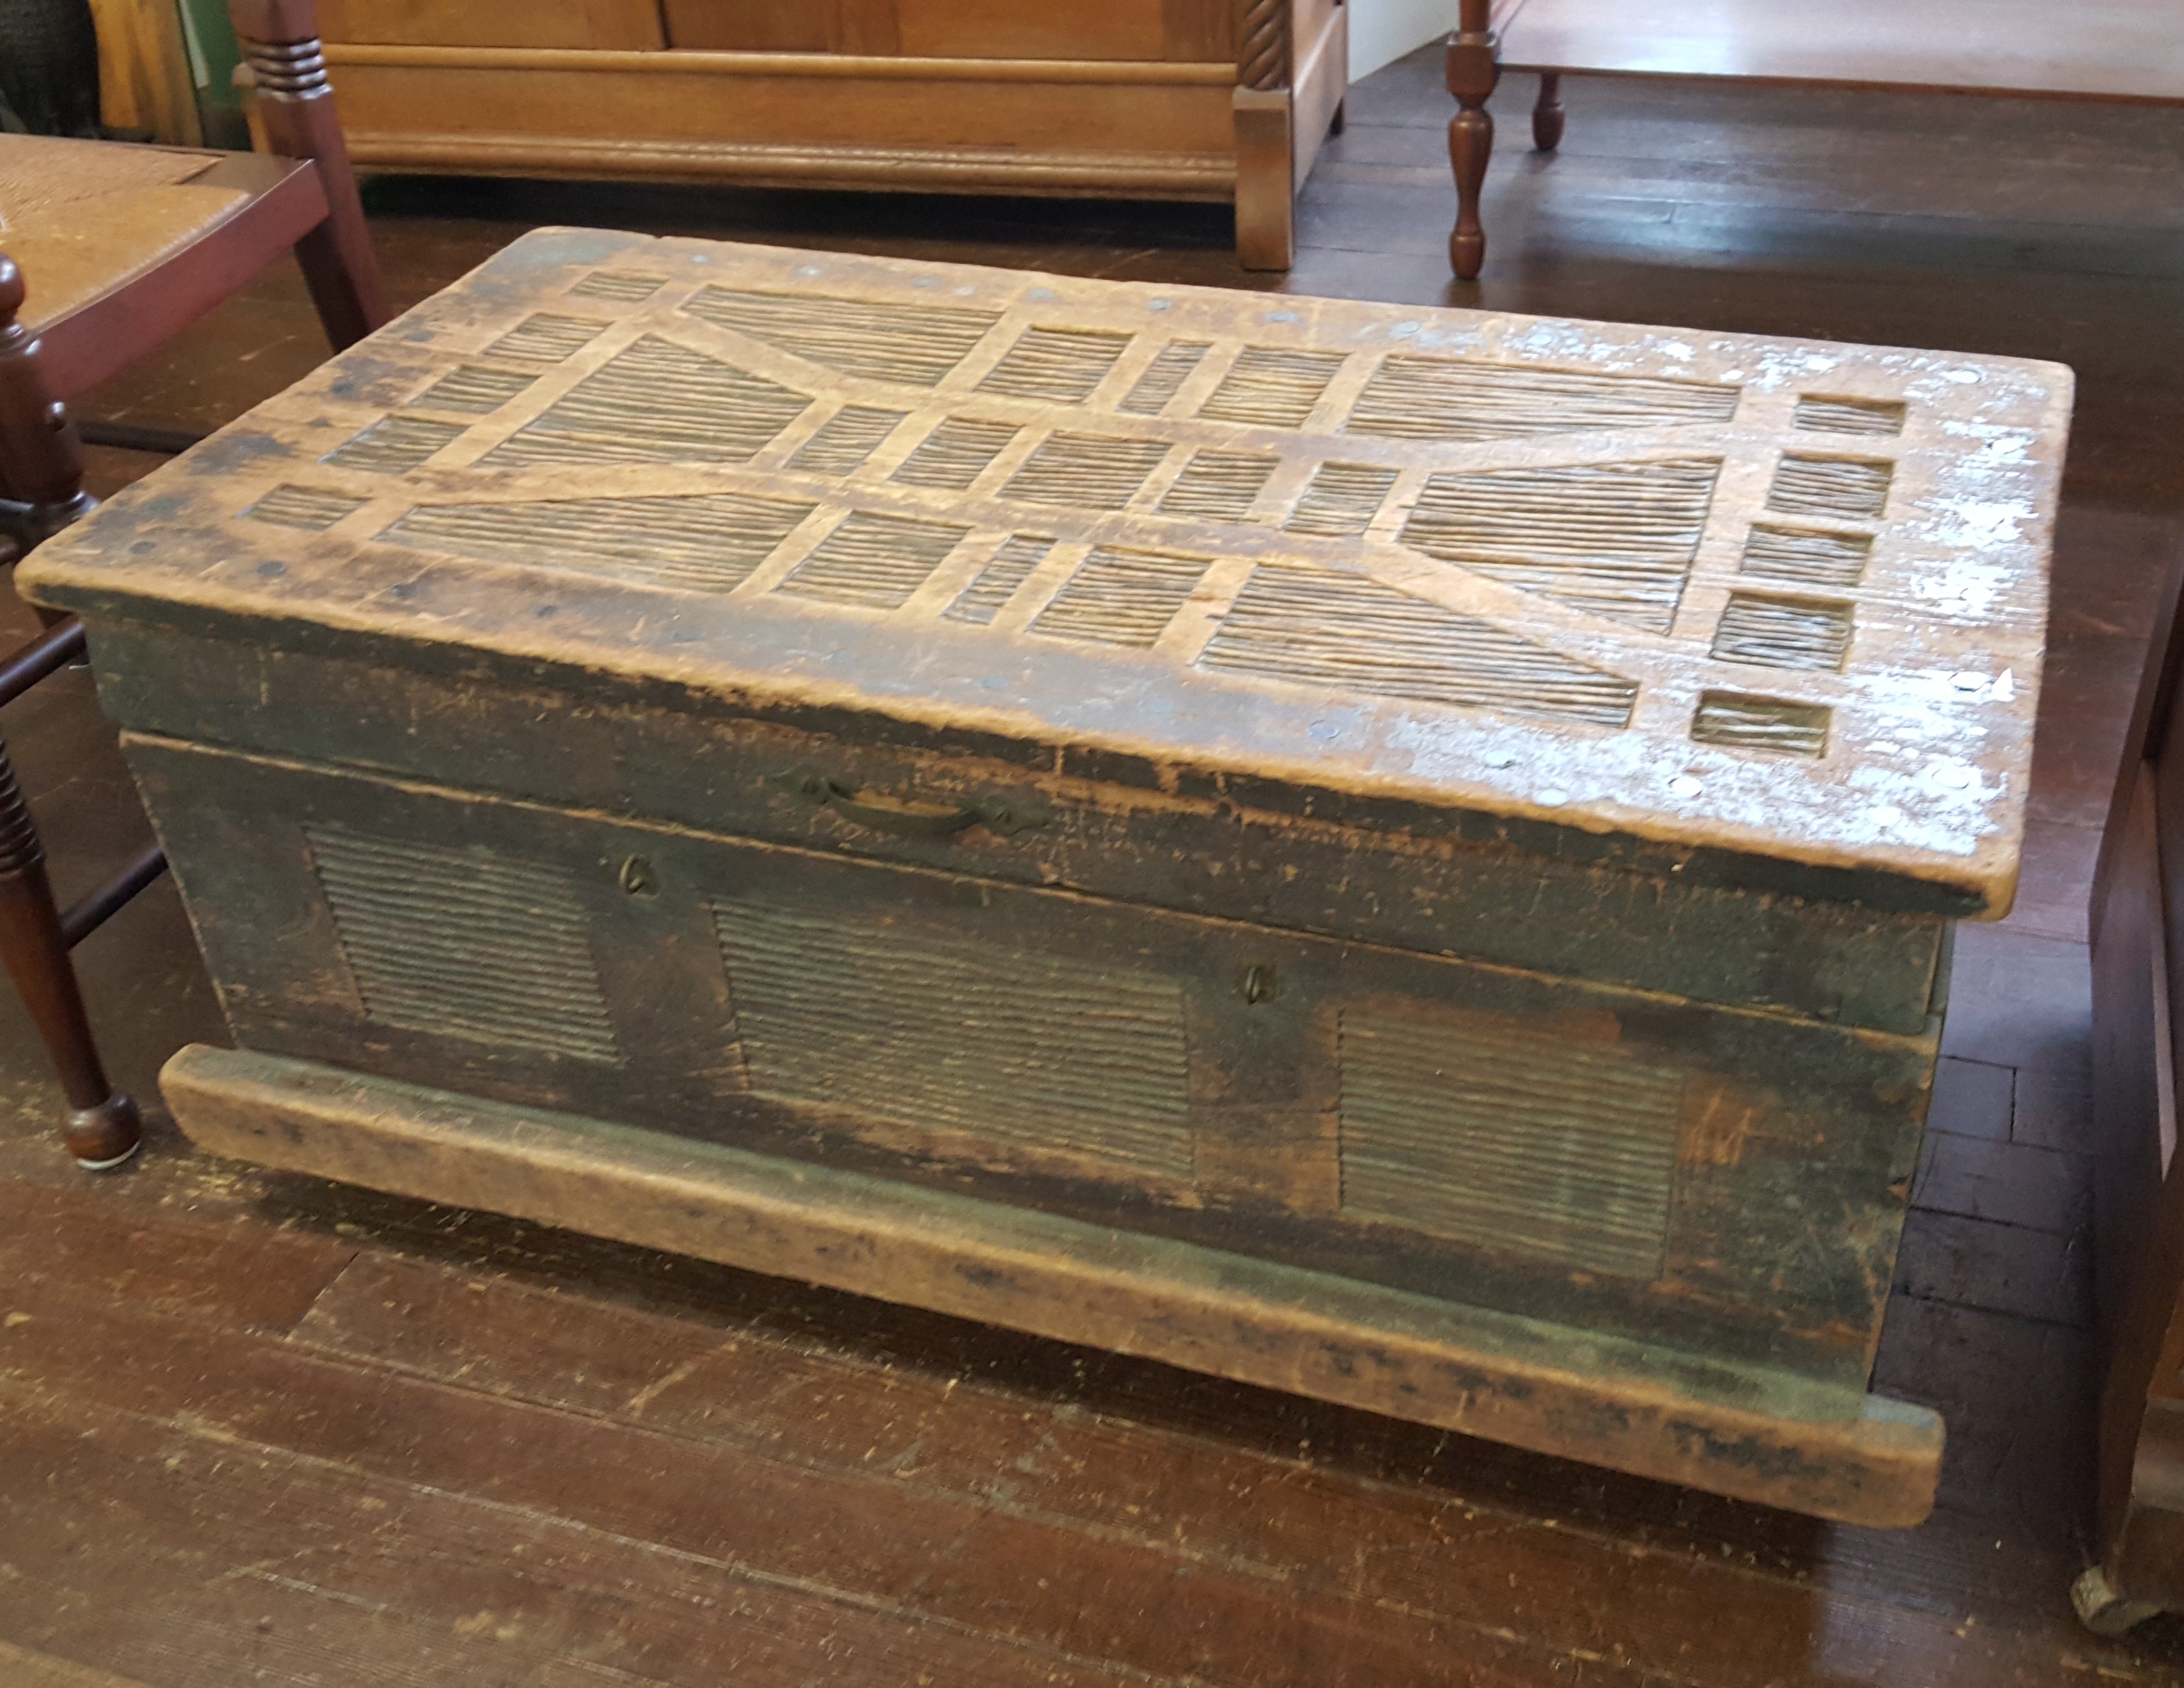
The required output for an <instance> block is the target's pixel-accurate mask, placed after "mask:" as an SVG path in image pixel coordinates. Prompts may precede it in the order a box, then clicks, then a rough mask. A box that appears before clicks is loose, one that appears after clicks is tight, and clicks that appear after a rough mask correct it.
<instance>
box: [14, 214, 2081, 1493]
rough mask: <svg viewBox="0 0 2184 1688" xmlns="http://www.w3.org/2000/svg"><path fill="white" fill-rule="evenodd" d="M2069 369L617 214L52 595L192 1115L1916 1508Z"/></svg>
mask: <svg viewBox="0 0 2184 1688" xmlns="http://www.w3.org/2000/svg"><path fill="white" fill-rule="evenodd" d="M2069 404H2070V376H2069V373H2068V371H2067V370H2062V369H2059V368H2057V367H2055V366H2053V365H2036V364H2029V363H2024V362H2017V361H2012V360H2008V359H1986V358H1962V357H1953V356H1947V355H1943V354H1930V353H1923V352H1913V351H1886V350H1875V349H1869V348H1855V347H1847V346H1839V345H1827V344H1819V343H1790V342H1783V341H1773V340H1764V339H1758V338H1752V337H1745V336H1737V335H1718V334H1710V333H1703V332H1696V331H1692V332H1685V331H1666V330H1650V329H1641V328H1630V327H1615V326H1602V325H1598V324H1589V323H1579V322H1557V321H1548V320H1538V319H1531V318H1521V317H1512V316H1501V315H1484V314H1479V313H1474V312H1467V311H1454V310H1428V309H1399V308H1393V307H1389V306H1385V305H1379V304H1351V303H1344V302H1339V301H1331V300H1323V299H1305V298H1283V297H1279V296H1271V295H1257V294H1240V293H1231V292H1217V291H1212V290H1206V289H1198V288H1185V287H1141V286H1134V285H1124V284H1116V283H1106V282H1090V281H1069V280H1064V279H1061V278H1057V277H1053V276H1038V275H1028V274H1022V273H1016V272H1002V271H996V270H982V269H971V268H964V267H959V266H954V265H920V264H911V263H900V262H894V261H886V260H880V259H863V258H855V257H845V256H840V255H834V254H821V253H801V252H788V251H777V250H772V249H767V248H749V247H738V246H729V245H721V244H715V243H710V242H697V241H676V240H668V241H659V240H651V239H647V238H643V237H636V236H628V235H618V234H606V233H599V232H588V231H568V230H559V231H541V232H538V233H537V234H533V235H532V236H529V237H526V238H525V239H523V240H521V241H520V242H517V243H516V244H515V246H513V247H511V248H509V249H508V250H507V251H506V252H504V253H502V254H501V255H500V256H499V257H498V258H496V259H493V261H492V262H491V263H489V264H487V265H486V266H484V268H482V269H481V270H478V271H476V273H474V274H473V275H471V276H469V277H468V278H466V279H465V281H462V282H460V283H459V284H458V285H457V286H455V287H453V288H451V289H449V290H448V292H444V293H442V294H440V295H439V296H438V297H437V298H432V299H431V300H428V301H427V302H426V304H423V305H421V306H420V307H419V308H418V309H415V310H414V311H412V312H410V313H409V315H406V316H404V317H403V318H401V319H400V320H398V321H397V322H395V323H394V324H393V325H392V326H390V327H388V328H387V329H386V330H385V331H382V332H381V333H379V334H377V335H375V336H374V337H372V338H371V339H370V340H369V341H367V342H366V343H365V344H363V345H362V346H360V347H359V348H356V349H354V351H352V352H350V353H348V354H346V355H344V356H342V357H340V358H337V359H335V360H334V361H333V362H332V363H331V364H329V365H326V367H325V368H324V369H322V370H320V371H319V372H318V373H317V374H316V375H315V376H312V377H311V378H310V379H309V380H308V381H306V382H304V383H302V384H301V385H300V386H298V387H295V388H294V389H292V391H290V392H288V393H285V394H283V395H282V396H281V397H280V398H276V399H275V400H273V401H271V402H270V403H269V404H265V405H263V406H261V407H259V409H257V410H255V411H253V412H252V413H251V414H250V415H248V416H247V417H245V418H243V419H242V421H239V422H237V423H236V424H234V425H233V426H231V427H229V428H227V429H226V430H224V431H223V432H221V433H220V434H219V435H218V436H216V437H214V439H213V440H212V441H210V442H209V443H207V444H206V445H204V446H203V447H200V448H198V449H197V450H196V451H193V452H192V453H191V454H188V455H187V457H185V458H183V459H181V460H180V461H178V462H177V463H175V464H174V465H171V466H170V467H168V468H166V469H164V470H163V471H160V472H159V473H157V474H154V475H153V476H151V477H150V478H149V479H148V480H147V481H145V482H142V483H141V484H139V485H138V486H136V487H133V488H132V489H131V490H130V491H129V492H127V493H124V494H123V495H121V496H120V497H119V498H117V499H114V502H113V503H111V504H109V505H108V506H106V507H105V508H104V509H103V510H101V511H100V512H98V513H97V515H94V516H93V517H92V519H90V520H89V521H86V522H84V523H82V524H81V525H80V526H77V527H75V529H73V530H71V531H70V532H68V533H66V534H64V536H63V537H61V538H58V539H57V540H54V541H53V542H52V543H48V544H47V545H46V546H45V547H43V548H42V549H41V550H40V551H38V552H37V553H36V555H35V557H34V558H33V559H32V560H31V562H30V563H29V564H27V565H25V568H24V570H23V571H22V572H23V577H24V579H25V583H26V585H27V586H28V587H29V588H30V589H31V591H32V592H33V593H34V594H35V596H36V598H37V599H39V600H40V601H41V602H42V603H46V604H53V605H57V606H63V607H66V608H69V609H72V610H79V611H81V613H82V615H83V616H84V617H85V619H86V621H87V622H88V623H89V625H90V627H91V630H92V650H93V654H94V659H95V661H96V664H97V670H98V678H99V686H100V694H101V696H102V698H103V700H104V703H105V705H106V706H107V708H108V709H109V710H110V711H111V712H112V713H113V714H114V716H117V717H118V718H119V720H120V722H121V723H122V725H123V727H124V728H125V745H126V749H127V753H128V755H129V757H130V760H131V765H132V766H133V767H134V769H135V771H136V775H137V777H138V779H139V780H140V782H141V783H142V787H143V789H144V792H145V794H146V797H147V799H148V802H149V804H150V806H151V809H152V812H153V816H154V818H155V820H156V822H157V825H158V827H159V834H160V836H161V838H163V839H164V841H165V843H166V845H167V848H168V850H170V853H171V856H172V859H173V861H174V865H175V871H176V873H177V875H178V876H179V878H180V881H181V887H182V890H183V894H184V895H185V897H186V898H187V902H188V905H189V908H190V911H191V914H192V918H193V919H194V921H195V922H196V926H197V930H198V934H199V936H200V938H201V939H202V941H203V945H204V950H205V954H206V957H207V961H208V962H209V967H210V969H211V972H212V975H213V978H214V980H215V981H216V982H217V983H218V986H219V989H220V995H221V999H222V1000H223V1002H224V1003H225V1005H226V1011H227V1013H228V1016H229V1019H230V1022H231V1026H232V1028H233V1031H234V1034H235V1038H236V1041H237V1045H238V1047H237V1049H236V1050H232V1051H220V1050H210V1049H203V1048H197V1049H192V1050H185V1051H184V1052H183V1053H182V1054H181V1055H180V1056H176V1057H175V1061H174V1062H173V1063H172V1064H171V1065H170V1067H169V1069H168V1072H167V1074H166V1075H165V1081H164V1082H165V1086H166V1090H167V1095H168V1099H169V1101H170V1105H171V1106H172V1107H173V1109H174V1111H175V1115H176V1117H178V1118H179V1119H180V1121H181V1123H182V1125H183V1127H184V1128H185V1129H186V1130H187V1132H188V1133H189V1134H191V1135H192V1137H193V1138H195V1139H197V1140H198V1142H199V1143H201V1144H203V1145H206V1146H208V1147H209V1148H213V1149H216V1150H220V1151H221V1152H223V1153H228V1154H233V1155H238V1156H244V1157H247V1158H250V1159H253V1160H256V1161H259V1162H266V1163H269V1164H271V1165H276V1166H280V1167H291V1168H297V1169H300V1170H304V1171H307V1172H312V1173H322V1174H325V1175H327V1176H331V1177H334V1178H344V1179H349V1180H354V1181H356V1182H359V1183H362V1184H369V1185H373V1186H376V1187H379V1188H382V1189H392V1190H397V1191H401V1192H404V1193H407V1194H409V1195H418V1196H424V1197H429V1198H432V1199H433V1200H437V1201H448V1202H455V1203H461V1204H467V1205H471V1206H480V1207H486V1208H493V1209H499V1210H501V1211H504V1212H514V1213H518V1214H521V1215H525V1216H527V1217H532V1218H535V1219H538V1220H542V1221H547V1222H550V1223H557V1224H562V1225H568V1226H573V1227H577V1228H582V1229H585V1230H588V1231H593V1232H597V1233H600V1234H606V1235H610V1236H615V1237H619V1238H623V1239H627V1240H633V1241H637V1242H642V1243H646V1244H649V1245H656V1246H659V1247H662V1248H666V1249H671V1250H678V1251H684V1252H687V1253H691V1254H695V1255H700V1256H707V1257H710V1258H712V1259H716V1260H720V1261H725V1262H731V1263H733V1264H736V1265H739V1266H744V1267H753V1268H755V1269H758V1270H760V1271H763V1272H770V1273H778V1274H781V1275H784V1276H788V1277H794V1278H799V1279H811V1280H816V1281H818V1282H822V1283H825V1284H834V1285H838V1286H840V1287H843V1288H846V1289H850V1290H857V1291H861V1292H864V1293H868V1294H872V1295H880V1296H884V1297H888V1298H889V1299H893V1300H896V1301H905V1302H910V1303H914V1304H917V1305H919V1306H926V1307H929V1308H935V1309H939V1310H941V1311H943V1312H950V1313H956V1314H961V1315H964V1316H967V1317H971V1318H980V1319H985V1320H990V1321H993V1322H995V1323H1004V1324H1009V1325H1014V1326H1017V1327H1019V1328H1022V1329H1027V1330H1031V1331H1035V1332H1039V1333H1043V1334H1047V1335H1050V1336H1056V1337H1061V1338H1066V1339H1068V1340H1078V1341H1084V1342H1089V1343H1094V1344H1099V1345H1106V1346H1109V1347H1112V1348H1116V1349H1120V1350H1123V1351H1130V1352H1134V1353H1138V1354H1142V1355H1148V1356H1151V1357H1156V1358H1159V1359H1162V1360H1167V1361H1171V1362H1175V1363H1177V1364H1179V1365H1184V1366H1188V1367H1195V1368H1201V1369H1203V1370H1206V1371H1211V1372H1215V1373H1222V1374H1224V1375H1227V1376H1229V1377H1234V1378H1239V1379H1247V1380H1250V1381H1253V1382H1257V1383H1262V1384H1272V1385H1275V1386H1279V1387H1281V1388H1284V1389H1290V1390H1300V1391H1303V1392H1306V1393H1309V1394H1312V1395H1317V1396H1324V1397H1326V1398H1329V1399H1331V1400H1334V1401H1344V1402H1348V1403H1351V1404H1353V1405H1357V1406H1361V1407H1368V1408H1372V1409H1374V1410H1377V1411H1381V1412H1390V1413H1396V1414H1399V1415H1401V1416H1403V1417H1406V1418H1417V1419H1422V1420H1425V1421H1428V1422H1430V1423H1437V1424H1441V1425H1445V1426H1448V1427H1450V1428H1452V1429H1458V1430H1463V1431H1467V1432H1470V1433H1474V1434H1477V1435H1485V1436H1490V1437H1496V1438H1499V1439H1502V1440H1507V1441H1510V1442H1513V1443H1517V1444H1519V1445H1522V1446H1528V1447H1532V1448H1537V1449H1543V1450H1546V1451H1553V1452H1556V1453H1562V1454H1568V1455H1572V1456H1574V1457H1580V1458H1583V1459H1588V1460H1593V1461H1596V1462H1601V1463H1604V1464H1608V1465H1614V1466H1620V1467H1623V1468H1627V1469H1630V1470H1633V1471H1637V1472H1641V1473H1645V1474H1651V1475H1655V1476H1660V1477H1666V1478H1670V1479H1676V1480H1679V1481H1684V1482H1689V1483H1691V1484H1695V1485H1700V1486H1702V1487H1706V1488H1710V1489H1714V1490H1719V1491H1722V1492H1724V1493H1728V1494H1732V1495H1738V1496H1747V1497H1750V1498H1754V1499H1758V1500H1763V1501H1769V1502H1772V1503H1775V1504H1778V1505H1782V1506H1787V1507H1797V1508H1802V1509H1804V1510H1807V1511H1810V1512H1814V1513H1822V1514H1825V1515H1827V1516H1831V1517H1836V1518H1847V1519H1853V1520H1860V1521H1864V1522H1869V1523H1884V1524H1886V1523H1894V1524H1903V1523H1909V1522H1914V1521H1915V1520H1916V1519H1917V1518H1919V1517H1921V1516H1923V1515H1924V1513H1925V1510H1926V1508H1927V1507H1928V1506H1929V1505H1930V1504H1931V1496H1932V1490H1933V1484H1934V1478H1935V1472H1936V1465H1937V1462H1938V1459H1939V1455H1940V1448H1941V1426H1940V1423H1939V1421H1938V1420H1937V1419H1936V1418H1935V1416H1934V1415H1933V1414H1931V1412H1926V1411H1925V1410H1924V1409H1921V1408H1916V1407H1906V1406H1900V1405H1897V1404H1896V1403H1893V1402H1891V1401H1885V1400H1882V1399H1880V1398H1878V1397H1875V1396H1869V1394H1868V1393H1867V1379H1868V1374H1869V1368H1870V1363H1871V1357H1872V1354H1873V1349H1874V1344H1875V1338H1876V1335H1877V1334H1878V1330H1879V1327H1880V1316H1881V1311H1882V1306H1883V1303H1884V1301H1885V1300H1886V1295H1887V1290H1888V1284H1889V1282H1890V1278H1891V1274H1892V1267H1893V1262H1894V1259H1895V1253H1896V1245H1897V1235H1898V1231H1899V1228H1900V1226H1901V1223H1902V1218H1903V1211H1904V1205H1905V1201H1906V1196H1907V1193H1908V1183H1909V1179H1910V1178H1911V1174H1912V1172H1913V1168H1914V1163H1915V1160H1916V1152H1917V1147H1918V1141H1919V1130H1920V1122H1921V1118H1922V1117H1923V1114H1924V1111H1925V1099H1926V1095H1927V1092H1928V1088H1929V1084H1930V1082H1931V1075H1932V1072H1933V1068H1934V1062H1935V1051H1936V1038H1937V1035H1938V1031H1939V1027H1940V1013H1941V988H1942V983H1944V981H1945V980H1946V978H1947V935H1948V932H1949V929H1950V926H1951V922H1953V921H1954V920H1956V919H1958V918H1964V917H1982V916H1984V917H1993V916H1997V915H1998V914H2000V913H2001V912H2003V911H2004V910H2005V909H2006V908H2007V905H2008V903H2009V897H2010V894H2011V889H2012V886H2013V883H2014V878H2015V873H2016V864H2017V859H2018V852H2019V844H2020V834H2021V830H2022V816H2023V810H2024V804H2025V784H2026V777H2027V772H2028V769H2029V766H2030V761H2031V736H2032V721H2033V708H2034V702H2035V697H2036V691H2037V687H2038V679H2039V673H2040V664H2041V655H2042V631H2043V618H2044V615H2045V606H2046V590H2047V588H2046V564H2047V554H2048V539H2049V532H2050V527H2051V525H2052V521H2053V513H2054V505H2055V499H2056V491H2057V482H2058V478H2059V469H2060V465H2061V461H2062V455H2063V448H2064V435H2065V427H2066V421H2067V416H2068V410H2069Z"/></svg>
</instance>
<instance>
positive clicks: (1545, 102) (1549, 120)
mask: <svg viewBox="0 0 2184 1688" xmlns="http://www.w3.org/2000/svg"><path fill="white" fill-rule="evenodd" d="M1562 143H1563V78H1562V73H1561V72H1560V71H1559V70H1546V71H1542V72H1541V75H1540V97H1539V100H1538V102H1537V103H1535V105H1534V106H1533V107H1532V144H1533V145H1534V146H1535V147H1537V148H1539V149H1540V150H1541V152H1543V153H1552V152H1553V151H1554V149H1555V148H1557V147H1559V146H1561V145H1562Z"/></svg>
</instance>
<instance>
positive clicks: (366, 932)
mask: <svg viewBox="0 0 2184 1688" xmlns="http://www.w3.org/2000/svg"><path fill="white" fill-rule="evenodd" d="M305 835H306V836H307V837H308V838H309V841H310V847H311V861H312V866H314V868H315V869H316V871H317V873H318V877H319V883H320V886H321V887H322V888H323V889H324V890H325V892H326V902H327V905H328V906H329V907H330V908H331V910H332V911H333V920H334V931H335V934H336V936H337V939H338V940H339V942H340V944H341V949H342V955H343V958H344V959H345V960H346V961H348V967H349V972H350V973H351V975H352V976H353V977H354V979H355V981H356V985H357V989H358V992H359V994H361V995H362V996H363V998H364V1010H365V1016H366V1017H368V1018H370V1019H373V1020H377V1021H379V1022H382V1023H383V1024H386V1025H389V1026H399V1027H403V1028H406V1029H408V1030H410V1031H416V1032H428V1033H432V1035H434V1036H436V1037H457V1038H464V1039H469V1040H471V1041H473V1042H476V1043H482V1044H487V1045H498V1046H500V1047H503V1048H509V1049H518V1050H534V1051H538V1052H541V1053H544V1054H549V1055H558V1056H571V1057H573V1058H574V1059H577V1060H579V1061H619V1060H620V1059H621V1050H619V1048H618V1047H617V1046H616V1042H615V1033H614V1027H613V1024H612V1023H611V1022H610V1020H609V1019H608V1017H607V1006H606V1000H605V997H604V994H603V993H602V992H601V991H600V989H599V972H598V969H597V967H596V966H595V964H594V963H593V960H592V951H591V938H590V931H589V926H588V922H587V920H586V918H585V915H584V909H583V905H582V903H581V902H580V901H579V900H577V894H576V891H575V889H574V888H573V887H572V885H571V883H570V881H569V879H568V877H567V876H566V875H565V874H564V873H563V872H560V870H559V869H556V868H553V867H549V866H544V865H543V864H540V863H537V862H530V861H515V860H513V859H511V858H510V857H508V856H505V855H497V854H494V853H493V852H490V851H487V850H478V849H468V850H457V849H450V848H448V847H447V846H445V845H441V844H422V843H419V842H417V841H415V840H414V839H407V838H375V837H372V836H370V835H368V834H366V833H357V832H352V831H350V830H348V828H346V827H307V828H306V829H305Z"/></svg>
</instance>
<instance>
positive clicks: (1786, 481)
mask: <svg viewBox="0 0 2184 1688" xmlns="http://www.w3.org/2000/svg"><path fill="white" fill-rule="evenodd" d="M1893 472H1894V471H1892V468H1891V466H1890V465H1888V464H1886V463H1875V462H1868V461H1862V460H1852V459H1848V458H1839V457H1796V456H1789V457H1785V458H1784V459H1783V460H1782V461H1781V464H1780V466H1779V467H1778V468H1777V469H1776V470H1775V484H1774V485H1773V486H1772V487H1769V489H1768V493H1767V508H1768V509H1769V510H1778V511H1780V513H1781V514H1782V515H1817V516H1832V517H1834V518H1836V520H1838V521H1873V520H1874V519H1875V517H1877V516H1879V515H1880V513H1881V512H1882V511H1883V510H1886V509H1887V507H1888V483H1889V480H1890V478H1891V476H1892V474H1893Z"/></svg>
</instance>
